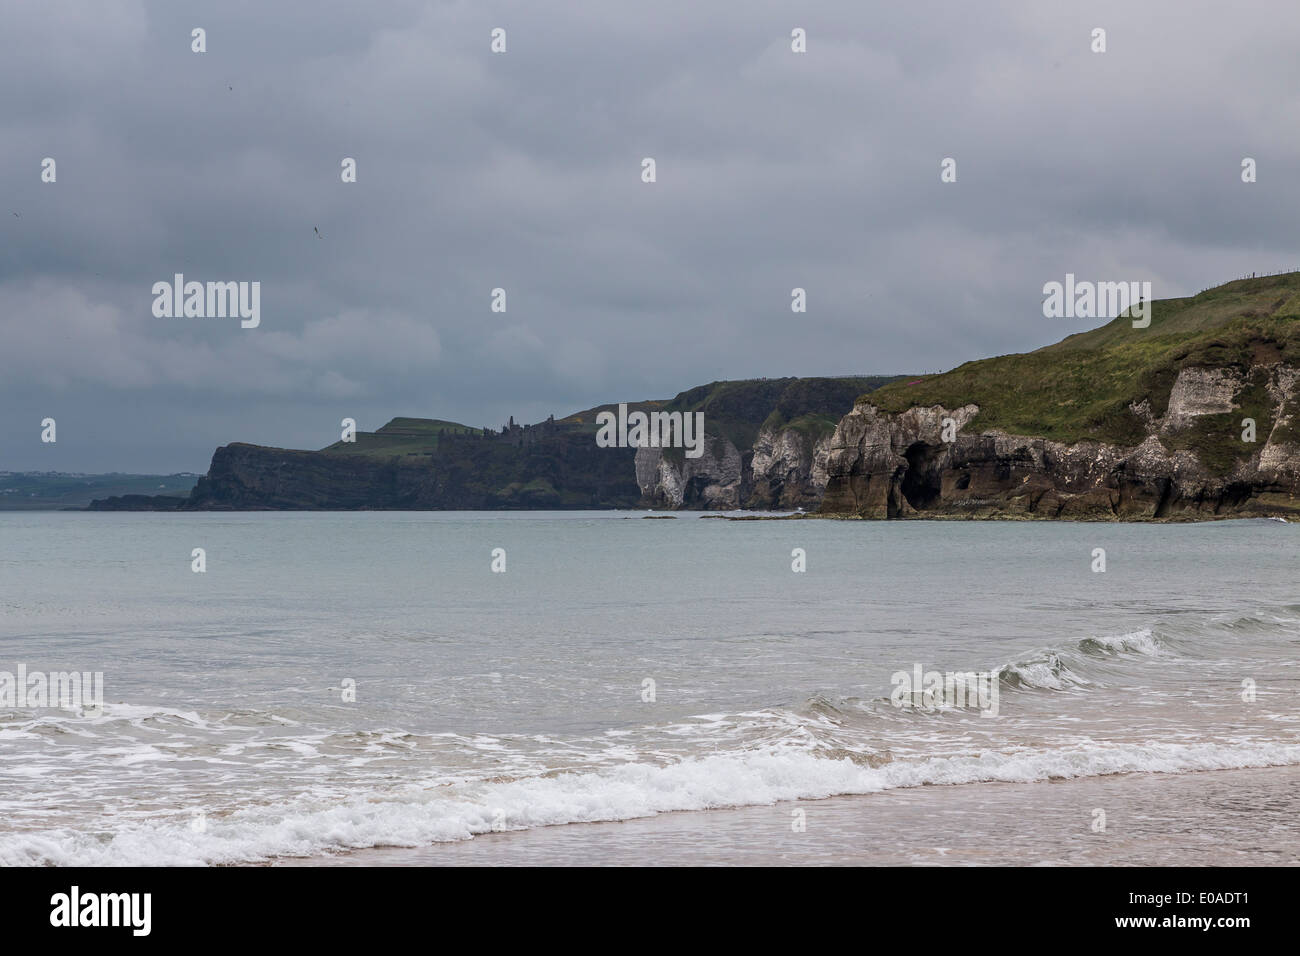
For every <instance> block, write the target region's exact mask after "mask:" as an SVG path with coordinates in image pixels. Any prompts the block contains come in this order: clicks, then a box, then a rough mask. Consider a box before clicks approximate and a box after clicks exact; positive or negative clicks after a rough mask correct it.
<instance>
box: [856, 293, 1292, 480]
mask: <svg viewBox="0 0 1300 956" xmlns="http://www.w3.org/2000/svg"><path fill="white" fill-rule="evenodd" d="M1277 361H1282V362H1286V363H1288V364H1294V365H1300V273H1295V272H1292V273H1286V274H1283V275H1277V276H1265V277H1260V278H1252V279H1239V280H1236V281H1234V282H1229V283H1226V284H1225V285H1221V286H1217V287H1215V288H1213V289H1207V290H1206V291H1204V292H1202V293H1200V294H1199V295H1195V296H1191V297H1188V298H1183V299H1164V300H1158V301H1156V302H1154V303H1152V314H1151V325H1150V327H1148V328H1145V329H1135V328H1133V325H1132V319H1131V318H1130V317H1127V316H1122V317H1120V318H1117V319H1114V320H1112V321H1110V322H1108V323H1107V324H1106V325H1103V326H1101V327H1100V328H1097V329H1093V330H1091V331H1089V332H1081V333H1078V334H1076V335H1071V336H1069V337H1067V338H1065V339H1063V340H1062V341H1060V342H1057V343H1056V344H1054V345H1049V346H1047V347H1045V348H1041V349H1038V350H1037V351H1034V352H1027V353H1023V354H1016V355H1000V356H997V357H995V358H988V359H981V360H980V361H976V362H967V363H966V364H965V365H961V366H958V367H957V368H955V369H953V370H952V371H950V372H945V373H944V374H942V375H935V376H931V377H929V378H925V379H922V380H920V381H913V382H910V383H906V382H905V383H896V384H893V385H887V386H885V387H883V388H881V389H878V390H877V391H875V392H872V393H870V394H868V395H863V396H861V397H860V398H859V399H858V401H859V402H860V403H861V402H869V403H870V404H872V405H875V406H877V407H879V408H881V409H883V410H885V411H888V412H902V411H905V410H906V409H908V408H910V407H912V406H914V405H922V406H928V405H936V404H937V405H943V406H944V407H946V408H955V407H958V406H961V405H966V404H975V405H978V406H980V412H979V414H978V415H977V416H976V418H975V420H974V422H973V423H972V426H971V427H973V428H976V429H982V428H996V429H1001V430H1003V431H1006V432H1010V433H1012V434H1021V435H1037V436H1042V437H1044V438H1050V439H1054V440H1056V441H1062V442H1075V441H1080V440H1083V439H1088V438H1091V439H1096V440H1099V441H1105V442H1111V443H1114V444H1120V445H1130V444H1134V443H1137V442H1140V441H1141V440H1142V439H1143V438H1144V437H1145V436H1146V429H1145V427H1144V425H1143V422H1142V420H1141V419H1140V418H1139V417H1138V416H1137V415H1136V414H1135V413H1134V412H1133V411H1132V408H1131V407H1130V406H1132V405H1140V404H1141V403H1142V402H1143V401H1145V402H1148V403H1149V404H1150V407H1151V411H1152V413H1153V414H1154V415H1156V416H1163V415H1164V413H1165V410H1166V409H1167V408H1168V405H1169V394H1170V390H1171V388H1172V387H1173V383H1174V379H1175V378H1176V377H1177V376H1178V373H1179V371H1181V370H1182V369H1184V368H1187V367H1193V366H1208V367H1223V368H1228V367H1231V368H1235V369H1237V370H1238V371H1239V372H1241V373H1242V374H1243V375H1249V376H1250V377H1249V379H1248V381H1247V383H1246V386H1245V387H1244V388H1243V389H1242V390H1241V391H1240V392H1239V393H1238V395H1237V396H1236V403H1237V405H1238V406H1239V409H1238V410H1237V411H1234V412H1232V413H1230V414H1225V415H1207V416H1203V417H1202V418H1201V419H1200V420H1199V421H1198V422H1197V424H1196V425H1195V426H1194V427H1193V428H1191V429H1188V430H1187V431H1186V432H1184V433H1182V434H1180V435H1179V436H1177V437H1176V438H1175V439H1171V440H1170V443H1171V444H1172V446H1173V447H1185V448H1190V449H1192V450H1194V451H1196V452H1197V453H1198V454H1199V455H1200V457H1201V460H1202V461H1203V462H1204V463H1205V464H1206V465H1207V466H1209V467H1210V468H1212V469H1215V470H1218V471H1222V470H1226V469H1228V468H1230V467H1231V464H1232V462H1234V461H1235V460H1237V459H1240V458H1244V457H1248V456H1249V455H1250V454H1251V452H1252V451H1253V450H1254V449H1255V448H1256V447H1257V446H1251V445H1249V444H1246V443H1244V442H1242V441H1240V421H1241V419H1242V418H1244V417H1253V418H1255V420H1256V424H1257V429H1258V433H1259V434H1260V435H1267V434H1268V430H1269V429H1270V428H1271V427H1272V424H1273V423H1272V420H1271V416H1270V414H1269V402H1268V396H1267V392H1266V391H1265V389H1264V381H1265V379H1266V377H1267V376H1266V373H1264V372H1263V371H1262V370H1261V368H1260V366H1261V365H1267V364H1272V363H1274V362H1277ZM1252 368H1253V371H1252ZM1294 401H1295V400H1294V399H1293V402H1294ZM1290 410H1291V409H1290V408H1288V411H1290Z"/></svg>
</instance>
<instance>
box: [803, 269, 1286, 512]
mask: <svg viewBox="0 0 1300 956" xmlns="http://www.w3.org/2000/svg"><path fill="white" fill-rule="evenodd" d="M1154 305H1155V309H1154V313H1153V315H1154V319H1153V322H1152V325H1151V327H1150V328H1145V329H1135V328H1133V327H1132V322H1131V320H1130V319H1129V318H1127V317H1121V318H1118V319H1116V320H1114V321H1113V322H1111V323H1109V324H1108V325H1106V326H1103V327H1102V328H1100V329H1097V330H1094V331H1093V332H1090V333H1083V334H1081V335H1078V336H1071V337H1070V338H1068V339H1066V340H1064V341H1063V342H1061V343H1058V344H1057V345H1054V346H1050V347H1048V348H1047V349H1041V350H1039V351H1038V352H1033V353H1027V354H1025V355H1012V356H1002V357H999V358H997V359H987V360H984V361H983V362H977V363H969V364H968V365H965V366H962V367H960V368H958V369H954V370H953V371H952V372H949V373H946V374H945V375H939V376H933V377H931V378H929V379H925V380H922V381H918V382H914V383H909V384H904V385H895V386H890V387H888V388H885V389H882V390H880V391H879V392H877V393H875V394H873V395H871V396H865V397H864V398H862V399H860V400H859V402H858V403H857V405H856V406H855V407H854V409H853V411H852V412H850V413H849V414H848V415H846V416H845V417H844V418H843V419H842V420H841V421H840V423H839V424H838V426H837V427H836V429H835V432H834V435H833V437H832V438H831V440H830V449H829V453H828V455H827V459H826V470H827V473H828V478H827V486H826V492H825V496H824V497H823V499H822V502H821V508H820V511H821V513H823V514H851V515H858V516H861V517H867V518H913V517H972V518H997V517H1031V518H1032V517H1038V518H1066V519H1112V520H1113V519H1121V520H1153V519H1170V520H1177V519H1187V520H1191V519H1203V518H1215V517H1249V516H1263V515H1269V516H1283V515H1297V514H1300V277H1298V276H1297V275H1296V274H1294V273H1292V274H1288V275H1284V276H1272V277H1268V278H1265V279H1251V280H1241V281H1239V282H1236V283H1229V284H1228V285H1226V286H1221V287H1219V288H1217V289H1211V290H1207V291H1206V292H1204V293H1201V294H1200V295H1199V296H1194V297H1190V298H1187V299H1177V300H1167V301H1163V302H1156V303H1154Z"/></svg>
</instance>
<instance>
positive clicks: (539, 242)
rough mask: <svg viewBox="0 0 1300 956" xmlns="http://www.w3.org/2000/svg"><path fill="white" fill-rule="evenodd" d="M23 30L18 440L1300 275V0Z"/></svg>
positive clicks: (1, 436) (94, 458)
mask: <svg viewBox="0 0 1300 956" xmlns="http://www.w3.org/2000/svg"><path fill="white" fill-rule="evenodd" d="M0 22H2V23H3V24H4V27H3V30H0V183H3V192H2V195H3V199H4V205H3V207H0V403H2V405H3V408H4V414H3V415H2V416H0V469H13V470H22V469H41V470H44V469H60V470H83V471H93V470H110V469H114V470H135V471H148V470H178V469H185V470H202V469H203V468H205V467H206V463H207V460H208V457H209V456H210V454H211V451H212V449H213V448H214V447H216V446H217V445H218V444H223V443H226V442H229V441H235V440H246V441H257V442H263V443H267V444H277V445H286V446H291V447H321V446H323V445H325V444H328V443H329V442H330V441H332V440H334V439H335V438H336V437H337V432H338V422H339V420H340V419H341V418H342V417H345V416H350V417H354V418H356V419H357V420H358V422H359V423H360V424H361V427H363V428H374V427H377V426H378V425H380V424H382V423H383V422H384V421H386V420H387V419H388V418H389V417H391V416H393V415H422V416H431V417H440V418H448V419H453V420H458V421H464V422H466V423H468V424H473V425H496V424H499V423H500V422H502V421H504V419H505V418H506V417H507V416H508V415H514V416H515V418H516V420H523V421H530V420H537V419H540V418H544V417H545V416H546V415H547V414H549V413H555V414H557V415H562V414H565V413H567V412H570V411H574V410H576V409H579V408H582V407H586V406H589V405H593V404H596V403H598V402H604V401H611V400H614V401H617V400H636V399H644V398H654V397H668V396H671V395H672V394H675V393H676V392H677V391H680V390H681V389H684V388H687V387H689V386H692V385H695V384H700V383H703V382H707V381H712V380H715V379H723V378H746V377H751V376H759V375H769V376H778V375H818V374H847V373H890V372H898V373H911V372H927V371H937V370H940V369H944V368H949V367H952V366H954V365H956V364H959V363H961V362H963V361H967V360H969V359H974V358H980V357H983V356H986V355H992V354H1000V353H1005V352H1012V351H1024V350H1026V349H1031V348H1036V347H1038V346H1041V345H1044V344H1047V343H1048V342H1051V341H1055V340H1057V339H1059V338H1061V337H1062V336H1064V335H1066V334H1068V333H1070V332H1074V331H1079V330H1080V329H1081V328H1085V327H1087V326H1088V325H1089V324H1092V323H1090V322H1088V321H1087V320H1049V319H1045V318H1044V317H1043V314H1042V309H1041V302H1042V286H1043V283H1045V282H1047V281H1051V280H1054V279H1055V280H1059V279H1061V278H1063V276H1064V275H1065V273H1066V272H1073V273H1075V274H1076V275H1079V276H1081V277H1095V278H1105V279H1113V280H1127V279H1135V280H1136V279H1142V280H1147V281H1151V282H1152V285H1153V287H1154V291H1155V294H1156V295H1157V296H1159V297H1165V296H1172V295H1186V294H1191V293H1195V292H1197V291H1199V290H1200V289H1202V288H1204V287H1206V286H1208V285H1212V284H1216V283H1218V282H1220V281H1224V280H1226V279H1229V278H1233V277H1235V276H1238V275H1241V274H1244V273H1247V272H1251V271H1274V270H1279V269H1283V268H1291V267H1296V266H1300V249H1298V248H1297V240H1296V237H1295V232H1294V226H1293V220H1294V218H1295V217H1294V214H1293V212H1292V210H1293V209H1294V208H1295V203H1296V200H1297V199H1300V194H1298V192H1297V186H1296V183H1297V174H1298V173H1300V135H1298V133H1297V125H1296V123H1295V122H1294V121H1293V120H1294V117H1295V116H1296V115H1300V112H1298V110H1297V107H1300V71H1297V70H1296V69H1295V66H1294V53H1293V50H1292V46H1293V38H1294V36H1295V35H1296V27H1298V26H1300V8H1294V7H1286V6H1282V5H1277V4H1273V3H1267V2H1245V3H1240V4H1237V5H1234V6H1232V7H1231V8H1224V7H1222V6H1216V5H1210V4H1204V5H1202V4H1198V3H1189V2H1186V0H1181V2H1180V0H1152V2H1147V3H1143V4H1140V5H1135V4H1132V3H1129V2H1116V3H1109V2H1101V3H1092V4H1088V5H1087V6H1086V8H1083V7H1080V8H1078V9H1074V8H1065V7H1064V5H1057V4H1038V3H1027V2H1012V0H1007V2H998V0H991V2H986V3H981V4H961V3H957V2H955V0H954V2H945V3H939V2H924V0H922V2H915V3H906V4H874V3H861V2H857V0H819V2H809V3H794V2H776V0H744V2H742V0H727V2H710V3H699V2H688V0H658V2H655V3H652V4H651V3H647V4H634V3H610V2H607V0H557V2H555V3H547V4H538V3H523V2H517V3H494V2H472V3H471V2H446V3H438V2H432V3H414V2H388V0H374V2H370V3H366V4H355V3H334V2H323V3H316V4H312V5H309V6H301V5H293V4H287V3H266V2H263V3H253V2H247V3H240V2H233V3H232V2H221V3H215V2H214V3H192V4H184V5H180V4H174V3H165V2H140V0H100V2H97V3H95V4H83V3H71V2H63V0H45V2H42V3H40V4H29V3H21V2H16V0H5V2H3V3H2V4H0ZM195 27H202V28H203V29H204V30H205V31H206V40H207V51H206V52H204V53H194V52H192V51H191V48H190V44H191V33H190V32H191V30H192V29H193V28H195ZM496 27H501V28H503V29H505V30H506V36H507V52H506V53H504V54H494V53H493V52H492V51H491V50H490V49H489V43H490V33H491V31H492V29H493V28H496ZM796 27H800V28H803V29H804V30H806V31H807V38H808V39H807V46H808V50H807V52H806V53H803V54H796V53H793V52H792V51H791V49H790V33H791V30H792V29H794V28H796ZM1095 27H1102V28H1104V29H1105V30H1106V31H1107V44H1108V49H1107V51H1106V52H1105V53H1104V54H1098V53H1093V52H1092V51H1091V49H1090V35H1091V31H1092V30H1093V28H1095ZM1246 156H1250V157H1253V158H1255V159H1256V160H1257V161H1258V163H1259V181H1258V182H1257V183H1254V184H1250V185H1247V184H1243V183H1242V182H1241V180H1240V175H1239V171H1240V163H1241V160H1242V158H1243V157H1246ZM44 157H52V158H54V159H55V160H56V162H57V171H58V179H57V182H56V183H53V184H48V183H42V182H41V180H40V164H41V161H42V159H43V158H44ZM344 157H352V158H355V160H356V162H357V170H358V177H357V179H358V181H357V182H356V183H346V184H345V183H343V182H342V181H341V179H340V163H341V161H342V160H343V158H344ZM643 157H653V158H654V159H655V160H656V164H657V175H658V181H657V182H655V183H653V184H646V183H643V182H641V161H642V159H643ZM944 157H953V158H954V159H955V160H956V161H957V169H958V178H957V182H956V183H951V184H943V183H941V182H940V180H939V164H940V161H941V160H942V159H943V158H944ZM176 273H183V274H184V275H185V277H186V279H188V280H196V281H257V282H260V283H261V290H262V299H261V314H262V321H261V325H260V326H259V327H258V328H256V329H241V328H240V327H239V323H238V321H237V320H227V319H194V318H191V319H184V318H170V319H168V318H155V317H154V315H153V314H152V311H151V304H152V301H153V296H152V294H151V292H150V290H151V287H152V285H153V284H154V283H155V282H158V281H169V280H171V278H172V276H173V275H174V274H176ZM497 287H501V288H504V289H505V290H506V293H507V297H508V300H507V301H508V311H507V312H506V313H494V312H492V311H491V310H490V308H489V305H490V296H491V291H492V289H494V288H497ZM794 287H802V288H805V289H806V290H807V295H808V311H807V313H804V314H795V313H792V312H791V310H790V292H791V289H792V288H794ZM46 416H51V417H55V418H56V419H57V420H58V422H59V442H58V444H57V446H53V445H43V444H42V443H41V442H40V440H39V437H40V427H39V426H40V421H41V419H42V418H44V417H46Z"/></svg>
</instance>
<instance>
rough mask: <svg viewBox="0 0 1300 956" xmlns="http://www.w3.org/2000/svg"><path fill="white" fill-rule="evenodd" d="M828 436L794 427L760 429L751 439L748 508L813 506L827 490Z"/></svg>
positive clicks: (829, 437)
mask: <svg viewBox="0 0 1300 956" xmlns="http://www.w3.org/2000/svg"><path fill="white" fill-rule="evenodd" d="M831 437H832V436H831V435H830V434H825V435H821V436H820V437H818V436H816V435H815V434H811V433H809V432H808V431H805V430H802V429H796V428H781V429H764V430H762V431H760V432H759V433H758V439H757V440H756V441H755V442H754V460H753V463H752V469H753V473H754V490H753V492H752V495H751V499H752V500H753V501H754V504H751V507H762V508H776V509H794V508H816V507H817V505H818V504H819V503H820V502H821V500H822V494H823V493H824V492H825V491H826V460H827V457H828V456H829V455H830V450H831Z"/></svg>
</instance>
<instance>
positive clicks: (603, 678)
mask: <svg viewBox="0 0 1300 956" xmlns="http://www.w3.org/2000/svg"><path fill="white" fill-rule="evenodd" d="M729 519H739V520H729ZM774 519H775V520H774ZM1298 558H1300V525H1297V524H1286V523H1282V522H1275V521H1268V520H1232V521H1216V522H1206V523H1196V524H1121V523H1065V522H1045V521H1043V522H1040V521H1002V522H991V521H978V522H977V521H891V522H873V521H842V520H821V519H814V518H798V517H796V518H776V516H770V515H752V514H734V515H724V516H718V515H701V514H697V513H662V512H661V513H650V512H641V511H605V512H527V513H524V512H520V513H501V512H494V513H479V512H474V513H468V512H418V513H407V512H348V513H321V512H311V513H284V512H275V513H193V514H189V513H187V514H174V513H171V514H164V513H160V514H154V513H125V514H122V513H118V514H111V513H104V514H100V513H78V512H66V513H65V512H58V513H31V512H27V513H0V865H7V866H19V865H70V864H79V865H95V866H98V865H134V864H144V865H288V864H294V865H348V864H387V865H511V864H528V865H585V864H617V865H730V864H738V865H751V864H752V865H790V864H795V865H800V864H809V865H858V864H864V865H951V864H957V865H969V864H1017V865H1026V864H1050V865H1087V864H1097V863H1108V864H1129V865H1157V864H1192V865H1214V864H1226V863H1233V864H1243V863H1244V864H1269V865H1278V864H1295V863H1297V862H1298V861H1300V829H1297V828H1296V827H1295V826H1294V820H1295V819H1296V818H1297V814H1298V813H1300V797H1298V796H1297V787H1296V784H1297V783H1298V782H1300V774H1298V768H1300V573H1298V571H1300V560H1298ZM74 672H75V673H77V674H78V675H84V676H85V677H86V680H85V681H84V682H82V684H81V688H80V694H79V696H78V695H77V694H74V693H71V692H69V693H67V694H65V695H64V696H63V698H62V699H54V698H56V697H58V696H59V695H58V694H56V693H52V694H50V695H47V696H46V697H41V696H39V695H37V694H35V693H34V692H33V688H34V687H35V686H38V685H39V684H40V682H41V681H42V680H46V681H48V682H49V683H50V684H51V685H53V684H54V683H55V681H54V679H53V677H52V675H55V674H59V673H63V674H71V673H74ZM6 675H8V676H7V679H6ZM20 675H21V676H22V678H23V680H22V682H21V683H20V682H19V676H20ZM33 675H35V676H33ZM91 675H98V676H97V678H92V676H91ZM96 680H102V684H97V683H96ZM68 687H69V685H66V684H65V685H64V690H65V691H67V690H68ZM95 687H99V688H100V691H102V692H95V693H92V692H91V689H92V688H95Z"/></svg>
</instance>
